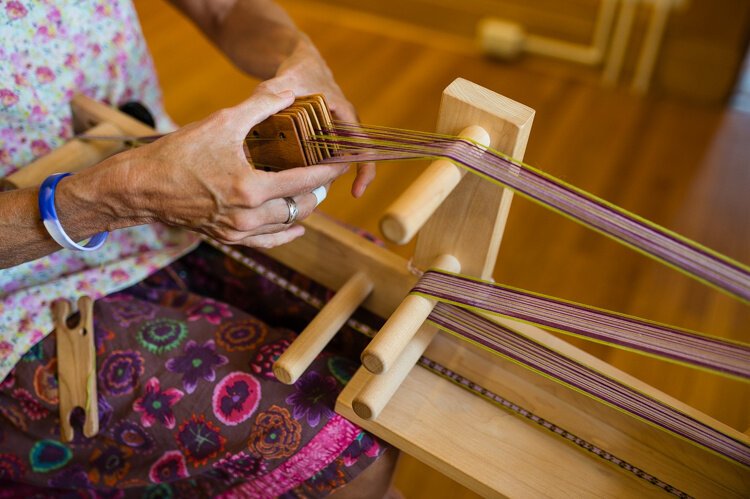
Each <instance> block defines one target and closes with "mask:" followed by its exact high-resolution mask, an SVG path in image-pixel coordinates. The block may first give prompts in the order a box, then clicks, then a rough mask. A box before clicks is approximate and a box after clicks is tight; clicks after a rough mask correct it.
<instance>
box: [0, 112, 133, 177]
mask: <svg viewBox="0 0 750 499" xmlns="http://www.w3.org/2000/svg"><path fill="white" fill-rule="evenodd" d="M87 133H89V134H90V135H98V136H117V135H125V133H124V131H123V130H122V129H121V128H119V127H117V126H115V125H113V124H111V123H101V124H99V125H96V126H95V127H94V128H91V129H89V130H88V132H87ZM123 147H124V146H123V143H122V142H118V141H114V140H113V141H96V142H94V141H91V142H88V141H85V140H79V139H74V140H71V141H69V142H67V143H65V145H63V146H62V147H60V148H58V149H55V151H54V153H52V154H48V155H46V156H42V157H41V158H39V159H38V160H36V161H34V163H32V165H33V167H31V165H30V167H29V168H21V169H20V170H18V171H16V172H14V173H12V174H11V175H8V177H6V181H7V182H9V183H11V184H12V185H14V186H15V187H16V188H18V189H23V188H26V187H34V186H37V185H39V184H40V182H41V180H39V179H42V180H44V179H45V178H47V177H48V176H50V175H52V174H53V173H62V172H76V171H80V170H83V169H84V168H88V167H89V166H93V165H95V164H97V163H98V162H100V161H101V160H102V158H106V157H107V156H111V155H112V154H115V153H116V152H119V151H121V150H122V149H123Z"/></svg>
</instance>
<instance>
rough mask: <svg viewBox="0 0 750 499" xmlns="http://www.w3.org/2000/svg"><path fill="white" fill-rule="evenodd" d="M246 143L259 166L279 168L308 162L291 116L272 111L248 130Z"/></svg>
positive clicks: (255, 163)
mask: <svg viewBox="0 0 750 499" xmlns="http://www.w3.org/2000/svg"><path fill="white" fill-rule="evenodd" d="M245 144H247V149H248V152H249V153H250V158H251V160H252V162H253V164H254V165H255V167H256V168H258V169H261V170H280V169H287V168H297V167H300V166H307V165H308V163H307V160H306V159H305V153H304V151H303V149H302V144H301V142H300V139H299V134H298V132H297V129H296V126H295V124H294V120H293V119H292V117H291V116H287V115H280V114H275V115H273V116H271V117H269V118H268V119H267V120H265V121H263V122H262V123H259V124H257V125H256V126H254V127H253V129H252V130H250V133H249V134H248V135H247V138H246V139H245Z"/></svg>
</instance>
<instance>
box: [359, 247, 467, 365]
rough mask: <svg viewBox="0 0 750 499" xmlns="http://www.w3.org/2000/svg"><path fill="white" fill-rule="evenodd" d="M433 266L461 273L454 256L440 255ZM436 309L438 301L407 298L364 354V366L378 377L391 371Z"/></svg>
mask: <svg viewBox="0 0 750 499" xmlns="http://www.w3.org/2000/svg"><path fill="white" fill-rule="evenodd" d="M430 267H431V268H438V269H443V270H447V271H449V272H458V271H460V270H461V264H460V263H459V262H458V260H457V259H456V258H454V257H453V256H451V255H442V256H439V257H438V258H437V259H435V261H434V262H433V264H432V265H431V266H430ZM433 308H435V301H434V300H430V299H427V298H424V297H422V296H416V295H409V296H407V297H406V298H405V299H404V301H402V302H401V304H400V305H399V306H398V308H397V309H396V311H395V312H393V314H392V315H391V317H390V318H389V319H388V321H386V323H385V324H384V325H383V327H382V328H381V329H380V331H379V332H378V334H376V335H375V338H373V339H372V341H371V342H370V344H369V345H367V348H365V350H364V352H362V364H364V366H365V367H366V368H367V370H368V371H370V372H371V373H374V374H381V373H384V372H387V371H388V370H389V369H390V368H391V366H392V365H393V364H394V363H395V361H396V359H398V357H399V355H401V352H402V351H403V350H404V348H406V345H407V344H408V343H409V342H410V341H411V339H412V338H413V337H414V335H415V334H416V333H417V330H418V329H419V328H420V327H421V326H422V324H423V323H424V321H425V319H427V316H428V315H430V312H432V309H433Z"/></svg>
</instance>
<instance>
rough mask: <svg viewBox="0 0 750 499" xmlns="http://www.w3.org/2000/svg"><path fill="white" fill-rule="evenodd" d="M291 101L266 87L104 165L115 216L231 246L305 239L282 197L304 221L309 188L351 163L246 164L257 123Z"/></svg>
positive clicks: (310, 204) (311, 204)
mask: <svg viewBox="0 0 750 499" xmlns="http://www.w3.org/2000/svg"><path fill="white" fill-rule="evenodd" d="M293 101H294V95H293V94H292V92H282V93H280V94H274V93H271V92H269V91H267V90H266V89H265V87H263V85H261V86H260V87H259V89H258V90H257V91H256V92H255V93H254V94H253V95H252V96H251V97H250V98H249V99H247V100H246V101H245V102H243V103H241V104H239V105H237V106H235V107H232V108H228V109H223V110H220V111H218V112H216V113H214V114H212V115H211V116H209V117H208V118H206V119H204V120H202V121H199V122H196V123H192V124H190V125H188V126H186V127H184V128H181V129H180V130H178V131H176V132H174V133H171V134H169V135H167V136H165V137H163V138H161V139H159V140H157V141H156V142H154V143H152V144H149V145H146V146H142V147H139V148H138V149H134V150H132V151H129V152H127V153H124V154H121V155H119V156H121V157H120V159H119V160H118V161H114V162H113V163H112V164H111V165H108V166H105V165H104V164H103V165H101V166H103V167H105V168H104V169H103V170H100V172H99V174H102V173H104V174H105V178H107V179H108V180H107V181H108V182H114V183H116V184H115V185H110V186H109V188H108V189H106V191H107V192H112V191H113V190H114V191H117V187H119V192H120V193H119V194H118V195H116V196H115V199H113V200H110V201H108V203H107V205H108V207H109V210H110V211H111V212H112V215H113V216H114V217H119V218H121V219H127V220H129V221H130V223H126V224H125V225H134V224H140V223H151V222H156V221H158V222H163V223H166V224H168V225H173V226H180V227H184V228H187V229H191V230H195V231H198V232H201V233H203V234H206V235H208V236H210V237H212V238H214V239H216V240H218V241H220V242H222V243H226V244H241V245H245V246H253V247H266V248H268V247H272V246H277V245H280V244H284V243H287V242H289V241H291V240H293V239H295V238H296V237H299V236H301V235H302V234H304V228H303V227H302V226H299V225H291V226H290V225H287V224H285V223H284V222H285V221H286V220H287V218H288V216H289V209H288V206H287V203H286V201H285V200H284V199H283V198H284V197H293V198H294V200H295V201H296V203H297V206H298V208H299V215H298V219H302V218H304V217H306V216H308V215H309V214H310V213H311V212H312V211H313V210H314V209H315V206H316V198H315V196H314V195H313V194H312V193H311V191H312V190H313V189H315V188H317V187H319V186H323V185H328V184H330V183H331V182H332V181H333V180H335V179H336V178H337V177H339V176H340V175H342V174H343V173H345V171H346V168H347V167H346V166H342V165H315V166H307V167H304V168H294V169H290V170H284V171H280V172H265V171H262V170H256V169H253V168H251V167H250V166H249V165H248V162H247V159H246V156H245V152H244V149H243V142H244V138H245V136H246V135H247V133H248V132H249V131H250V129H251V128H252V127H253V126H255V125H256V124H258V123H260V122H261V121H263V120H265V119H266V118H267V117H269V116H270V115H272V114H274V113H276V112H278V111H280V110H282V109H284V108H286V107H288V106H290V105H291V104H292V103H293ZM105 164H106V163H105ZM93 170H97V168H95V169H93ZM91 173H92V174H93V173H94V172H93V171H92V172H91ZM84 175H85V173H83V174H82V175H80V176H84ZM100 178H101V177H100ZM77 180H78V179H77ZM80 180H83V179H82V178H81V179H80ZM117 184H119V186H118V185H117ZM113 187H115V189H113ZM118 225H119V224H118Z"/></svg>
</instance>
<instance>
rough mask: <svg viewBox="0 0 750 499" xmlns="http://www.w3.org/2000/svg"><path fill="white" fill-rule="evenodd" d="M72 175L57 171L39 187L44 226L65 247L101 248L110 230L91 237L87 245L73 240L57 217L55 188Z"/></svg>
mask: <svg viewBox="0 0 750 499" xmlns="http://www.w3.org/2000/svg"><path fill="white" fill-rule="evenodd" d="M68 175H70V173H55V174H52V175H50V176H49V177H47V178H46V179H44V182H42V185H41V186H40V187H39V212H40V213H41V215H42V223H44V228H45V229H47V232H48V233H49V235H50V236H51V237H52V239H54V240H55V242H57V244H59V245H60V246H62V247H63V248H65V249H70V250H78V251H94V250H96V249H99V248H101V247H102V245H103V244H104V241H106V240H107V236H108V235H109V232H106V231H105V232H100V233H98V234H96V235H94V236H92V237H91V239H89V242H88V243H86V245H85V246H81V245H80V244H78V243H76V242H75V241H73V240H72V239H71V238H70V237H69V236H68V235H67V234H66V233H65V230H63V228H62V225H60V220H59V219H58V218H57V210H56V209H55V189H56V188H57V184H58V182H60V180H62V179H64V178H65V177H67V176H68Z"/></svg>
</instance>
